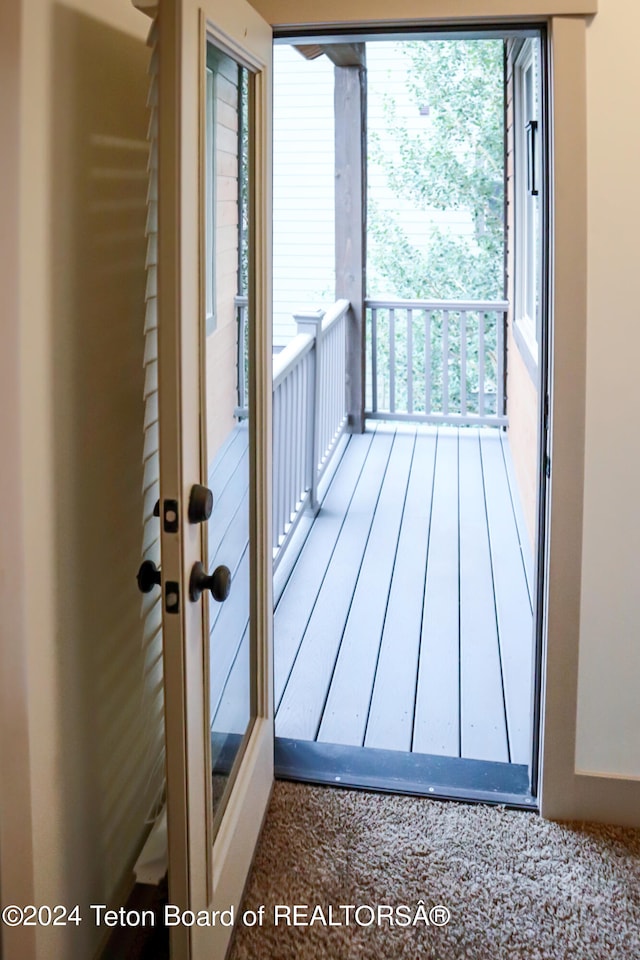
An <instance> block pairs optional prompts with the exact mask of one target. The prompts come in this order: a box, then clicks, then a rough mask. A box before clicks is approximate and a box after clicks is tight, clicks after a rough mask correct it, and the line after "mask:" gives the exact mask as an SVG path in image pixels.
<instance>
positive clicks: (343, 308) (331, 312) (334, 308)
mask: <svg viewBox="0 0 640 960" xmlns="http://www.w3.org/2000/svg"><path fill="white" fill-rule="evenodd" d="M350 306H351V303H350V302H349V301H348V300H336V302H335V303H334V304H332V305H331V306H330V307H329V309H328V310H327V312H326V313H325V315H324V317H323V319H322V332H323V334H324V333H326V332H327V331H328V330H329V329H330V328H331V327H332V326H333V325H334V323H337V322H338V320H340V318H341V317H343V316H344V315H345V313H346V312H347V310H348V309H349V307H350Z"/></svg>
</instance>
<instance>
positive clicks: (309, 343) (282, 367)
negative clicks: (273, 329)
mask: <svg viewBox="0 0 640 960" xmlns="http://www.w3.org/2000/svg"><path fill="white" fill-rule="evenodd" d="M314 342H315V337H314V336H312V335H311V334H310V333H299V334H297V336H295V337H294V338H293V340H291V342H290V343H288V344H287V345H286V347H285V348H284V350H282V351H281V352H280V353H277V354H276V355H275V356H274V358H273V389H274V390H276V389H277V388H278V387H279V386H280V384H281V383H282V381H283V380H285V379H286V378H287V376H288V374H289V373H290V372H291V370H293V368H294V367H295V366H296V364H298V363H300V361H301V360H302V358H303V357H304V355H305V354H306V353H308V352H309V351H310V350H311V348H312V347H313V344H314Z"/></svg>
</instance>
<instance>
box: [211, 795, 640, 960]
mask: <svg viewBox="0 0 640 960" xmlns="http://www.w3.org/2000/svg"><path fill="white" fill-rule="evenodd" d="M421 899H422V900H424V901H425V905H426V909H427V910H429V909H430V908H431V907H432V906H434V905H437V904H442V905H445V906H446V907H448V908H449V910H450V912H451V919H450V922H449V923H448V924H447V925H446V926H441V927H438V926H435V925H430V926H426V925H425V924H424V923H423V922H421V921H420V920H419V921H418V925H416V926H409V927H398V926H393V927H390V926H389V925H388V921H387V920H384V919H383V924H382V925H381V926H378V925H377V924H375V925H373V926H367V927H359V926H357V925H353V920H352V923H351V925H350V926H334V927H328V926H323V925H322V924H321V923H319V922H318V923H314V924H313V925H312V926H306V927H305V926H298V927H287V926H282V925H279V926H277V927H276V926H274V923H273V906H274V904H282V905H291V904H294V903H297V904H307V905H309V907H310V908H313V906H314V905H316V904H319V905H321V906H322V908H323V911H324V916H325V918H327V919H328V911H327V907H328V906H329V905H333V906H334V911H337V913H336V912H334V916H333V920H334V922H336V921H337V920H338V919H343V920H344V916H345V914H344V911H339V910H338V908H339V907H340V905H342V904H353V905H364V906H365V907H366V906H372V907H374V908H376V907H377V906H378V905H379V904H388V905H392V906H396V905H399V904H406V905H408V906H409V907H410V908H411V912H412V914H413V911H414V910H415V907H416V905H417V903H418V901H419V900H421ZM260 904H265V905H266V911H265V921H264V925H263V926H262V927H252V928H250V927H247V926H244V925H243V924H242V923H238V924H237V927H236V934H235V941H234V945H233V949H232V953H231V958H230V960H320V958H328V960H351V958H367V960H369V958H370V960H374V958H375V960H390V958H394V960H395V958H399V960H400V958H402V960H405V958H406V960H419V958H420V960H421V958H425V960H427V958H428V960H462V958H464V960H502V958H504V960H519V958H522V960H525V958H526V960H565V958H566V960H568V958H576V960H640V831H632V830H625V829H622V828H618V827H603V826H599V825H584V824H583V825H578V824H575V825H573V826H566V825H563V826H560V825H558V824H553V823H548V822H545V821H543V820H541V819H540V818H539V817H537V816H535V815H532V814H529V813H520V812H517V811H508V810H504V809H501V808H497V807H485V806H472V805H462V804H455V803H443V802H438V801H435V800H426V799H425V800H423V799H415V798H412V797H387V796H381V795H377V794H367V793H362V792H357V791H347V790H338V789H331V788H326V787H309V786H305V785H302V784H292V783H276V785H275V791H274V795H273V799H272V802H271V806H270V809H269V813H268V816H267V821H266V825H265V829H264V832H263V836H262V839H261V842H260V845H259V848H258V851H257V855H256V861H255V865H254V869H253V873H252V875H251V878H250V880H249V886H248V889H247V894H246V897H245V903H244V909H251V908H253V909H257V908H258V906H259V905H260ZM310 915H311V914H310V912H309V913H308V915H307V917H308V918H309V917H310ZM359 917H360V919H361V921H363V922H368V921H369V919H370V917H371V911H368V910H366V909H364V910H361V911H360V914H359ZM249 919H251V918H250V917H249ZM436 919H439V917H436Z"/></svg>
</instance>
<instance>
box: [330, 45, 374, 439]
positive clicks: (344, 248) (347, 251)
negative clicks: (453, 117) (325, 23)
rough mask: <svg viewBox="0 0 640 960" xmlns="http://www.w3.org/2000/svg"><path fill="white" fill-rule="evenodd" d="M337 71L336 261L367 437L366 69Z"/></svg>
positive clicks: (351, 392) (351, 396)
mask: <svg viewBox="0 0 640 960" xmlns="http://www.w3.org/2000/svg"><path fill="white" fill-rule="evenodd" d="M354 46H356V47H357V48H358V59H359V61H360V64H359V65H353V66H336V67H335V177H336V185H335V214H336V218H335V222H336V228H335V229H336V233H335V256H336V300H340V299H343V298H344V299H345V300H349V302H350V303H351V310H350V311H349V318H348V321H349V322H348V324H347V348H346V350H347V356H346V372H347V375H346V388H347V414H348V430H349V431H350V432H351V433H363V431H364V388H365V315H364V298H365V289H366V288H365V265H366V259H365V235H366V192H365V190H366V129H365V127H366V76H367V72H366V67H365V66H364V62H365V59H364V58H365V47H364V44H363V43H362V44H355V45H354Z"/></svg>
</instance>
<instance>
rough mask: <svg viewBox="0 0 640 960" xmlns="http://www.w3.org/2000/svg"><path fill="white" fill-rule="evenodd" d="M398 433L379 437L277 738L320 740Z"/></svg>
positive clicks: (285, 699)
mask: <svg viewBox="0 0 640 960" xmlns="http://www.w3.org/2000/svg"><path fill="white" fill-rule="evenodd" d="M394 434H395V431H394V430H386V429H382V430H380V429H378V430H377V431H376V433H375V435H374V437H373V440H372V443H371V447H370V449H369V453H368V456H367V459H366V460H365V463H364V466H363V468H362V472H361V474H360V477H359V479H358V483H357V485H356V488H355V491H354V493H353V497H352V498H351V502H350V504H349V510H348V512H347V515H346V518H345V520H344V523H343V525H342V529H341V530H340V535H339V537H338V541H337V543H336V546H335V550H334V551H333V555H332V557H331V563H330V564H329V567H328V569H327V572H326V576H325V577H324V579H323V581H322V586H321V587H320V592H319V594H318V599H317V603H316V605H315V606H314V608H313V612H312V614H311V617H310V619H309V623H308V625H307V628H306V630H305V633H304V636H303V638H302V643H301V645H300V649H299V652H298V655H297V657H296V660H295V663H294V665H293V668H292V670H291V675H290V677H289V680H288V682H287V685H286V688H285V691H284V694H283V696H282V701H281V703H280V707H279V709H278V711H277V714H276V735H277V736H280V737H292V736H294V737H297V738H298V739H300V740H315V738H316V736H317V733H318V729H319V726H320V720H321V717H322V710H323V708H324V704H325V699H326V693H327V690H328V686H329V681H330V679H331V675H332V673H333V669H334V665H335V661H336V656H337V653H338V649H339V645H340V641H341V639H342V634H343V631H344V627H345V623H346V620H347V616H348V613H349V607H350V605H351V600H352V598H353V592H354V588H355V585H356V581H357V576H358V572H359V569H360V565H361V563H362V557H363V554H364V551H365V548H366V544H367V539H368V537H369V532H370V530H371V525H372V522H373V517H374V511H375V507H376V503H377V500H378V496H379V493H380V489H381V487H382V483H383V480H384V475H385V471H386V468H387V464H388V462H389V456H390V454H391V448H392V445H393V439H394ZM307 542H308V541H307Z"/></svg>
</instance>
